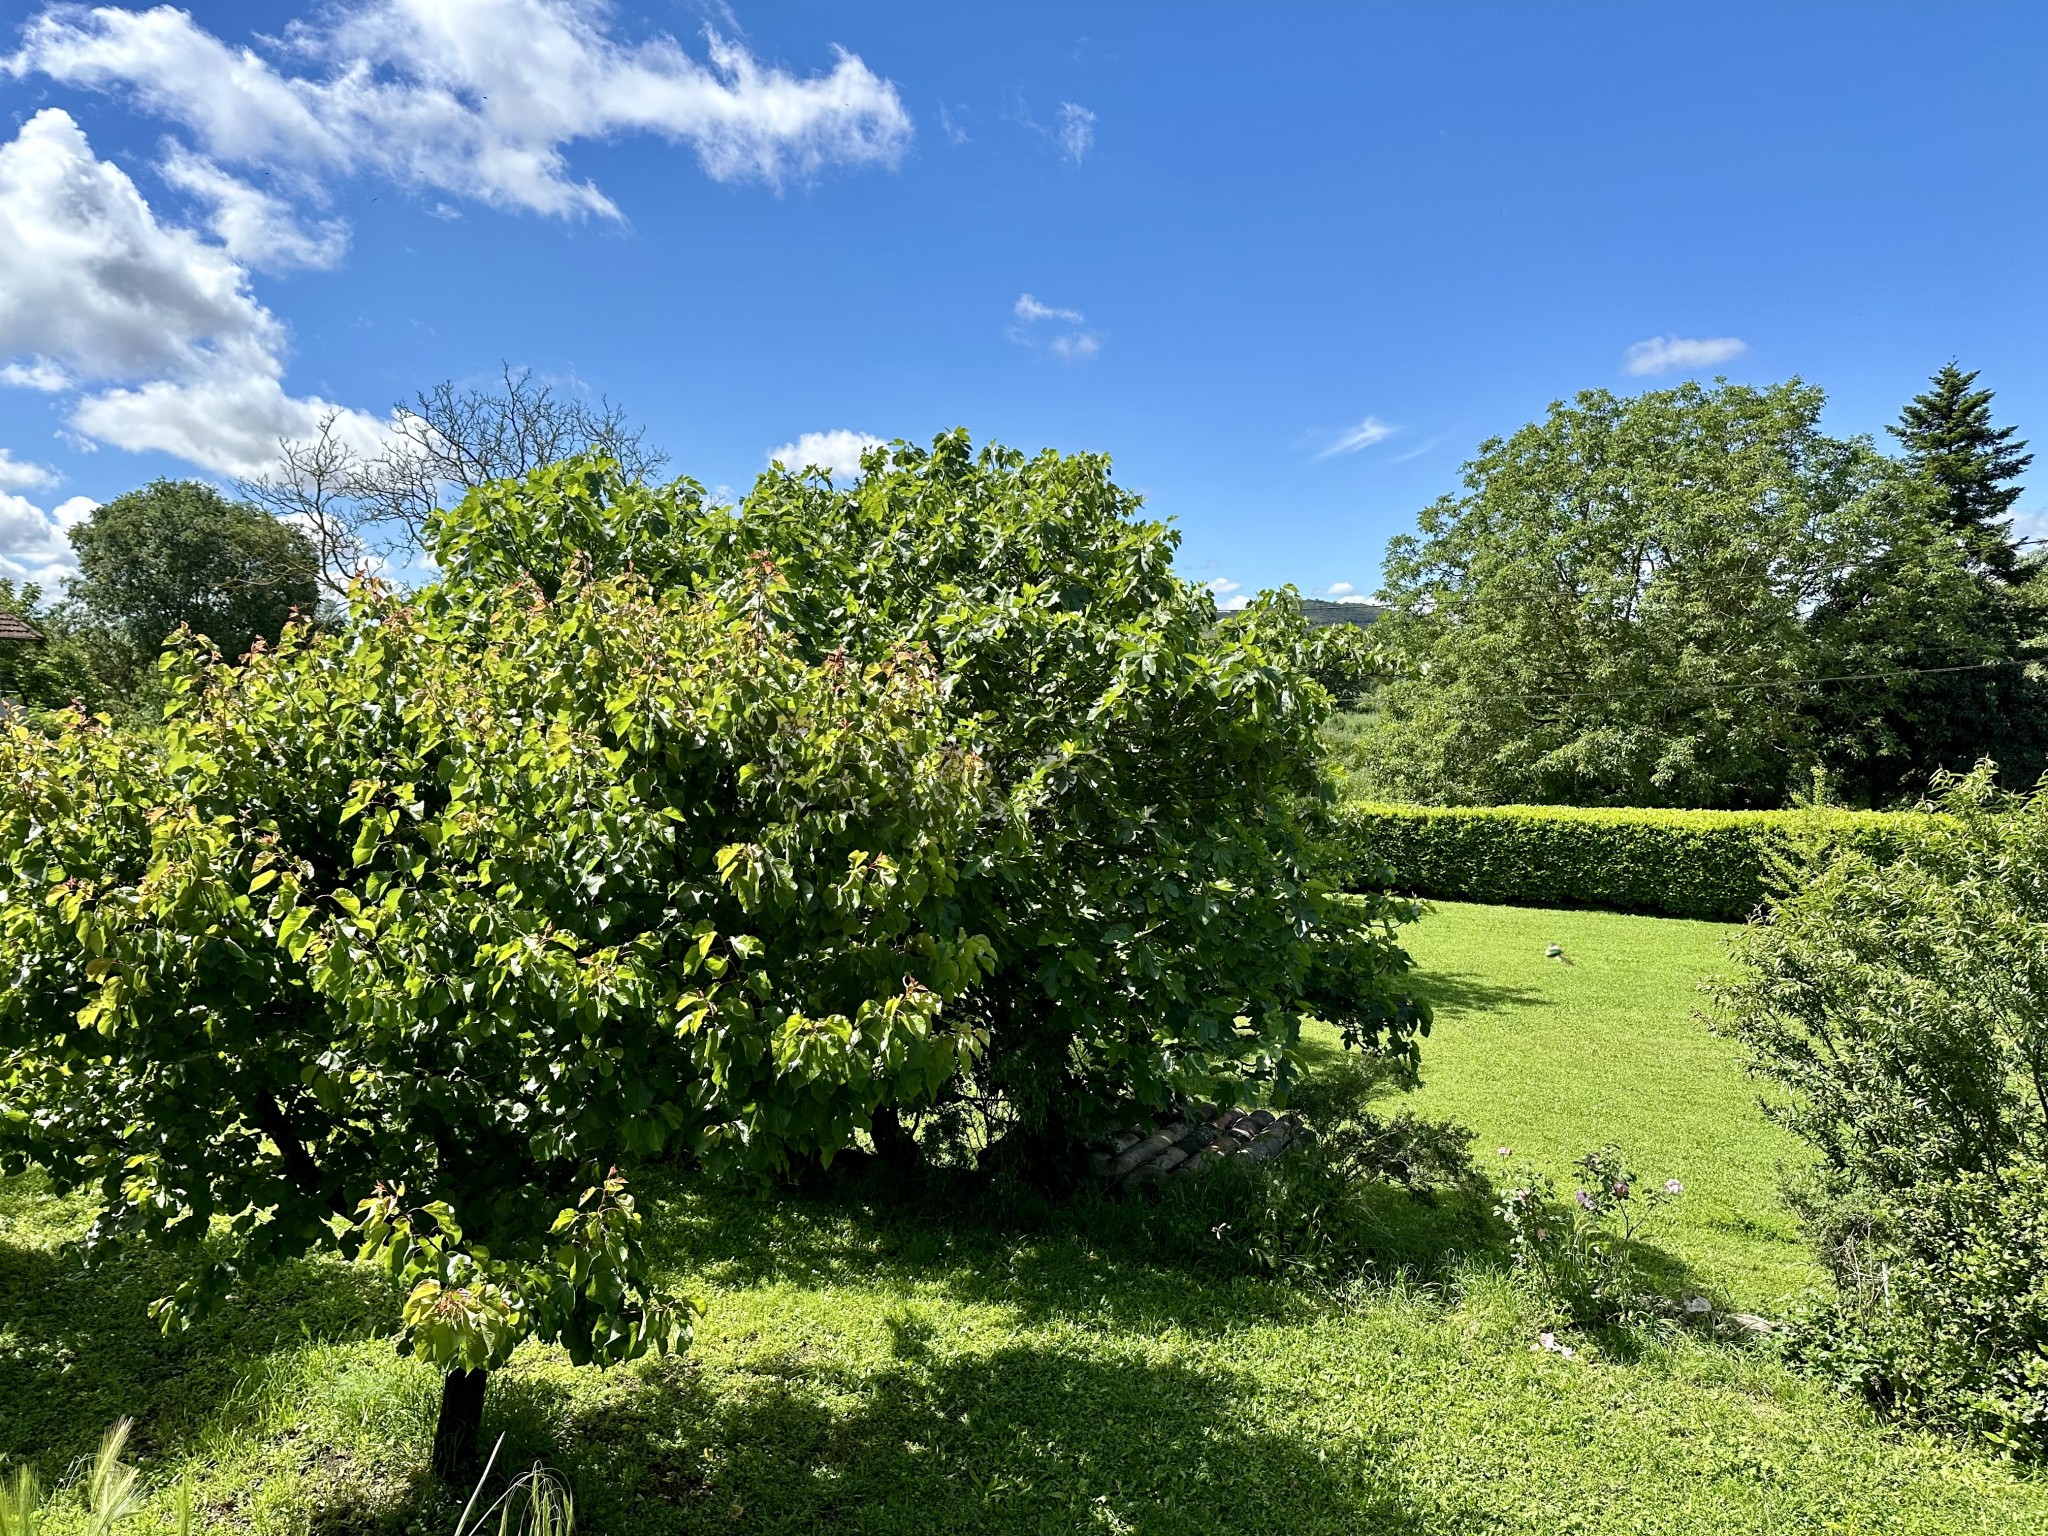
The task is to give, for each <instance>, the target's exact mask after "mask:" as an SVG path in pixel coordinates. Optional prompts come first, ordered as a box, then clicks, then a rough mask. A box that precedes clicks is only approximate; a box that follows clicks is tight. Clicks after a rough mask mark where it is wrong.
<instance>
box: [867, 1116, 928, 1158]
mask: <svg viewBox="0 0 2048 1536" xmlns="http://www.w3.org/2000/svg"><path fill="white" fill-rule="evenodd" d="M868 1134H869V1135H870V1136H872V1137H874V1138H875V1155H876V1156H877V1157H878V1158H880V1159H881V1161H882V1163H883V1165H884V1166H885V1167H887V1168H890V1169H892V1170H893V1171H895V1172H897V1173H913V1172H915V1171H916V1170H917V1166H918V1155H917V1138H916V1137H915V1136H913V1135H911V1134H910V1131H909V1130H908V1129H907V1128H906V1127H905V1126H904V1124H903V1116H902V1114H901V1112H900V1111H898V1109H897V1108H896V1106H895V1105H894V1104H885V1105H884V1106H883V1107H882V1108H880V1109H878V1110H876V1111H875V1115H874V1118H873V1119H872V1120H871V1121H869V1122H868Z"/></svg>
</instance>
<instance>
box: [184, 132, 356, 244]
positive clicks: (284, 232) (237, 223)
mask: <svg viewBox="0 0 2048 1536" xmlns="http://www.w3.org/2000/svg"><path fill="white" fill-rule="evenodd" d="M157 170H158V172H159V173H160V174H161V175H162V176H163V178H164V180H165V182H166V183H168V184H169V185H171V186H173V187H176V188H177V189H178V190H179V191H181V192H189V193H190V194H191V195H192V196H194V197H196V198H199V199H200V200H202V201H203V202H206V203H209V204H211V205H212V210H213V211H212V214H211V216H210V217H209V218H208V220H207V222H208V225H209V226H210V227H211V228H212V230H213V234H214V238H215V239H217V240H218V241H220V244H221V249H222V250H224V251H226V252H227V253H228V255H229V256H231V257H233V258H234V259H235V260H236V261H239V262H243V263H245V264H246V265H248V266H251V267H255V268H256V269H257V270H259V271H264V272H282V271H286V270H288V269H289V268H292V267H337V266H339V265H341V258H342V257H343V256H344V255H345V254H346V253H347V251H348V226H347V225H346V224H344V223H342V222H341V221H340V220H339V219H323V220H321V221H320V222H319V223H318V224H315V225H313V226H312V227H310V228H308V227H306V226H305V225H302V224H301V223H300V222H299V218H298V215H297V214H296V213H295V212H294V211H293V209H292V206H291V204H289V203H287V202H286V201H285V200H284V199H283V198H281V197H274V196H272V195H271V194H270V193H268V192H265V191H263V190H262V189H261V188H258V187H252V186H250V185H249V184H248V183H247V182H245V181H239V180H237V179H236V178H235V177H233V176H230V175H229V174H228V173H227V172H226V171H224V170H222V169H221V168H220V167H219V166H217V165H215V164H214V163H213V162H212V161H211V160H209V159H207V158H206V157H205V156H204V155H195V154H193V153H192V151H191V150H189V149H186V148H185V147H184V146H183V145H180V144H174V145H172V146H171V148H170V151H169V153H168V154H167V155H166V156H165V158H164V161H163V163H162V164H161V165H160V166H158V167H157Z"/></svg>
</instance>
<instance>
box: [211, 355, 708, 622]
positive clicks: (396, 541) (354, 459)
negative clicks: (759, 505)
mask: <svg viewBox="0 0 2048 1536" xmlns="http://www.w3.org/2000/svg"><path fill="white" fill-rule="evenodd" d="M584 453H589V454H595V455H597V456H598V457H601V458H604V459H607V460H609V461H610V462H612V463H614V464H616V465H618V466H619V469H620V471H621V472H622V473H623V474H625V475H626V476H627V477H628V478H629V479H632V480H645V479H647V478H649V477H650V476H652V475H653V474H654V473H655V472H656V471H657V470H659V469H660V468H661V466H662V465H663V464H665V463H667V462H668V459H667V455H666V454H663V453H662V452H661V451H660V450H658V449H656V448H653V447H651V446H649V445H648V443H647V441H646V431H645V429H644V428H642V427H638V426H635V425H633V424H632V423H631V422H630V421H629V420H628V419H627V417H626V414H625V412H624V410H622V409H621V408H620V407H618V406H616V405H613V404H612V403H611V402H610V401H609V400H604V399H600V400H598V401H597V403H596V404H595V405H592V404H589V403H587V402H586V401H583V400H581V399H578V398H576V397H574V396H565V395H561V394H558V393H557V392H556V391H555V389H554V388H553V386H551V385H548V384H542V383H536V382H535V381H534V377H533V372H532V370H531V369H521V370H519V371H518V372H514V371H513V369H512V367H511V365H509V364H507V365H505V366H504V368H503V370H502V375H501V379H500V383H499V386H498V387H497V388H494V389H458V388H457V387H456V386H455V384H454V383H453V381H444V382H442V383H440V384H436V385H434V386H433V387H432V388H431V389H427V390H422V391H421V392H420V393H418V394H417V395H415V396H414V397H413V398H412V400H411V401H409V402H401V403H400V404H399V405H398V406H397V407H396V408H395V409H394V410H393V411H392V415H391V426H390V430H389V432H388V433H387V435H386V436H385V438H384V439H383V441H382V442H381V443H378V444H375V445H366V444H361V443H358V442H355V441H352V440H351V439H350V438H349V437H348V436H347V435H346V434H345V433H344V432H343V430H342V427H341V418H340V417H339V415H338V414H330V415H328V416H326V417H323V418H322V419H321V422H320V424H319V427H318V429H317V430H316V431H315V433H314V435H313V436H312V437H310V438H307V439H303V440H298V441H293V440H289V439H287V440H285V441H282V442H280V443H279V444H278V457H277V461H276V462H275V464H274V465H273V466H272V467H271V468H270V469H269V470H268V471H266V472H265V473H264V474H261V475H258V476H256V477H254V478H252V479H249V480H246V481H244V482H242V484H241V487H240V489H241V491H242V493H243V495H245V496H247V497H248V498H249V499H250V500H251V501H254V502H255V503H257V504H258V505H260V506H263V507H265V508H268V509H269V510H270V511H271V512H272V513H274V514H276V515H277V516H279V517H287V518H289V519H290V520H291V521H292V522H293V523H295V524H297V525H299V526H302V527H304V528H306V529H307V530H308V531H309V534H310V535H311V537H312V538H313V540H314V543H315V546H316V548H317V551H318V553H319V556H320V569H321V573H322V577H323V580H324V582H325V585H326V587H327V589H328V591H329V592H330V593H331V594H334V595H336V596H340V595H342V594H345V593H346V592H347V591H348V585H349V582H350V581H351V580H352V579H353V578H354V577H355V575H356V574H357V572H358V571H360V570H363V569H364V568H366V567H367V566H377V567H379V568H382V567H383V566H385V565H390V566H394V567H397V568H399V569H404V568H406V567H408V566H410V565H412V564H413V563H414V562H416V561H417V560H418V558H419V556H420V555H421V554H422V553H423V552H424V550H425V543H424V538H425V532H426V526H427V520H428V518H429V517H430V516H431V515H432V514H433V513H434V511H435V510H436V509H437V508H439V507H443V506H448V505H452V504H453V503H455V502H458V501H460V500H461V499H462V497H463V496H464V495H465V494H466V493H467V492H469V491H472V490H474V489H476V488H477V487H478V486H483V485H489V484H490V483H491V482H492V481H494V480H507V479H516V478H518V477H519V476H522V475H526V474H529V473H531V472H532V471H534V470H537V469H540V468H541V467H542V466H544V465H548V464H553V463H556V462H558V461H560V460H563V459H567V458H570V457H572V456H574V455H577V454H584Z"/></svg>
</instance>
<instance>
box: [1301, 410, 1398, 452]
mask: <svg viewBox="0 0 2048 1536" xmlns="http://www.w3.org/2000/svg"><path fill="white" fill-rule="evenodd" d="M1399 430H1400V428H1398V427H1394V426H1390V425H1388V424H1387V423H1386V422H1384V421H1381V420H1380V419H1379V418H1378V417H1377V416H1368V417H1366V418H1365V420H1363V421H1361V422H1360V423H1359V424H1358V425H1357V426H1355V427H1348V428H1346V429H1345V430H1344V431H1342V432H1339V433H1338V434H1337V435H1336V437H1334V438H1333V439H1331V441H1330V442H1329V443H1328V444H1326V445H1325V446H1324V448H1323V450H1322V452H1320V453H1318V454H1317V455H1316V457H1317V458H1319V459H1328V458H1334V457H1335V456H1336V455H1338V454H1340V453H1356V452H1358V450H1359V449H1361V448H1370V447H1371V446H1372V445H1373V444H1374V443H1383V442H1385V441H1386V440H1387V439H1388V438H1390V437H1392V436H1393V435H1394V434H1395V433H1396V432H1398V431H1399Z"/></svg>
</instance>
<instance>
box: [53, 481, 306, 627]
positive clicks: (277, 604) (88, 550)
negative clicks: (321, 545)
mask: <svg viewBox="0 0 2048 1536" xmlns="http://www.w3.org/2000/svg"><path fill="white" fill-rule="evenodd" d="M70 537H71V544H72V547H73V548H74V549H75V550H76V551H77V552H78V568H79V575H78V578H77V579H76V580H75V581H74V582H73V583H72V587H71V597H72V599H73V600H74V601H75V602H76V603H77V604H78V605H80V606H81V607H83V608H84V609H85V610H86V611H87V612H88V613H89V614H90V615H91V616H92V617H93V618H95V619H96V620H98V621H99V622H100V623H102V624H104V625H105V626H106V627H107V628H108V629H109V630H110V631H111V632H112V633H113V634H114V635H115V636H116V637H117V638H118V639H119V640H120V642H121V643H122V644H123V645H124V646H125V647H126V648H127V650H128V651H129V653H130V654H131V656H132V657H133V658H134V662H135V664H137V665H143V666H146V665H148V664H149V663H150V662H152V661H153V660H154V659H155V657H156V654H157V650H158V648H159V647H161V646H162V645H163V643H164V639H165V637H166V636H168V635H170V634H171V633H172V632H174V631H175V630H177V629H178V628H179V627H180V626H184V627H188V628H190V629H191V630H192V632H193V633H195V634H200V635H204V636H206V637H207V638H208V639H209V640H211V641H212V642H213V644H214V645H215V646H217V647H218V648H219V650H220V652H221V654H222V655H223V656H226V657H229V658H230V659H233V658H238V657H240V656H242V655H244V654H245V653H246V652H247V651H248V650H249V648H250V646H251V645H253V644H254V643H255V642H256V640H257V639H259V638H261V639H265V640H275V639H276V638H277V637H278V636H279V635H280V634H282V633H283V632H284V628H285V625H286V624H287V623H289V622H290V621H291V618H292V616H293V615H294V614H295V613H297V614H306V615H310V614H311V613H312V612H313V608H314V605H315V603H316V602H317V601H318V599H319V588H318V586H317V583H316V577H317V575H318V564H317V560H316V557H315V554H314V550H313V546H312V543H311V541H310V540H309V539H308V538H307V537H306V535H305V534H304V533H302V532H301V531H300V530H299V529H297V528H295V527H293V526H291V525H289V524H287V523H282V522H279V521H278V520H277V519H276V518H274V517H272V516H270V515H269V514H268V513H267V512H265V511H263V510H262V508H260V507H254V506H251V505H249V504H248V503H246V502H238V501H231V500H229V499H228V498H227V497H225V496H223V495H222V494H221V493H220V492H219V491H217V490H215V489H214V488H213V487H212V486H210V485H205V484H202V483H200V482H199V481H196V480H155V481H152V482H150V484H148V485H146V486H144V487H143V488H142V489H141V490H137V491H130V492H128V493H127V494H126V495H124V496H116V497H115V498H114V499H113V500H112V501H109V502H107V503H105V504H104V505H102V506H99V507H95V508H94V509H93V511H92V512H91V514H90V515H89V516H88V517H86V519H85V520H84V521H83V522H81V523H79V524H78V525H77V526H76V527H74V528H73V529H72V530H71V534H70Z"/></svg>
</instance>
